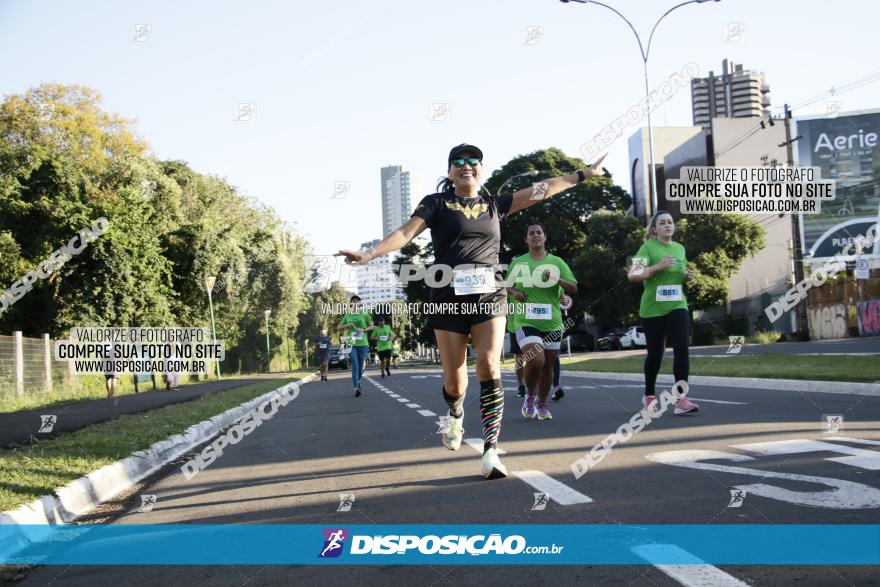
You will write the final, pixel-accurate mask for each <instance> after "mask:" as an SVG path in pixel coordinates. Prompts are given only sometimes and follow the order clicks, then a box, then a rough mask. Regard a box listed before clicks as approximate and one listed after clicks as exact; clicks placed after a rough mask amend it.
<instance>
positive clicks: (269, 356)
mask: <svg viewBox="0 0 880 587" xmlns="http://www.w3.org/2000/svg"><path fill="white" fill-rule="evenodd" d="M271 313H272V310H265V311H264V312H263V314H265V315H266V373H271V372H272V352H271V351H270V350H269V314H271Z"/></svg>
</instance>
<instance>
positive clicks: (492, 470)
mask: <svg viewBox="0 0 880 587" xmlns="http://www.w3.org/2000/svg"><path fill="white" fill-rule="evenodd" d="M480 474H481V475H483V478H484V479H501V478H503V477H507V468H506V467H505V466H504V465H502V464H501V459H499V458H498V449H495V448H490V449H489V450H487V451H486V452H484V453H483V461H482V468H481V470H480Z"/></svg>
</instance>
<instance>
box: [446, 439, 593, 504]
mask: <svg viewBox="0 0 880 587" xmlns="http://www.w3.org/2000/svg"><path fill="white" fill-rule="evenodd" d="M464 441H465V442H466V443H467V444H468V445H469V446H470V447H471V448H472V449H474V450H475V451H477V452H478V453H480V454H483V439H482V438H465V439H464ZM498 454H500V455H503V454H507V453H505V451H503V450H501V449H498ZM511 473H512V474H514V475H516V476H517V477H519V478H520V479H522V480H523V481H525V482H526V483H528V484H529V485H531V486H532V487H534V488H535V489H537V490H538V491H540V492H542V493H546V494H547V495H548V496H550V499H552V500H553V501H555V502H556V503H558V504H559V505H576V504H579V503H592V502H593V500H592V499H590V498H589V497H587V496H586V495H584V494H583V493H580V492H579V491H575V490H574V489H572V488H571V487H569V486H568V485H565V484H563V483H560V482H559V481H557V480H556V479H554V478H553V477H551V476H549V475H547V474H545V473H542V472H541V471H511Z"/></svg>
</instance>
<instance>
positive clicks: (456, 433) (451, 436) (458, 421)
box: [440, 414, 464, 450]
mask: <svg viewBox="0 0 880 587" xmlns="http://www.w3.org/2000/svg"><path fill="white" fill-rule="evenodd" d="M463 423H464V416H463V415H462V417H461V418H454V417H453V416H452V414H450V415H449V423H448V424H447V426H446V430H445V431H444V432H443V433H442V434H441V435H440V438H441V440H443V446H445V447H446V448H448V449H449V450H458V449H459V448H461V439H462V438H464V425H463Z"/></svg>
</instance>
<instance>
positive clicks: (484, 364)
mask: <svg viewBox="0 0 880 587" xmlns="http://www.w3.org/2000/svg"><path fill="white" fill-rule="evenodd" d="M603 160H604V157H603V158H602V159H600V160H599V161H597V162H596V163H594V164H593V165H591V166H590V167H589V168H587V169H585V170H578V171H577V172H575V173H572V174H570V175H565V176H562V177H556V178H553V179H548V180H546V181H543V182H540V183H538V184H535V186H533V187H531V188H526V189H524V190H520V191H518V192H516V193H513V194H502V195H501V196H492V195H480V194H479V188H480V179H481V178H482V176H483V163H482V161H483V152H482V151H481V150H480V149H478V148H477V147H475V146H473V145H467V144H461V145H458V146H456V147H453V148H452V150H451V151H450V152H449V157H448V158H447V167H446V168H447V177H446V178H444V179H443V180H442V181H441V182H440V184H438V186H437V187H438V189H439V190H440V191H439V192H438V193H436V194H432V195H430V196H425V197H424V198H422V201H421V202H419V205H418V206H417V207H416V209H415V211H414V212H413V213H412V217H411V218H410V219H409V221H407V222H406V223H405V224H404V225H403V226H401V227H400V228H398V229H397V230H395V231H393V232H392V233H391V234H389V235H388V236H386V237H385V238H384V239H382V241H381V242H380V243H379V244H377V245H376V246H375V247H373V248H371V249H367V250H365V251H351V250H341V251H339V253H337V254H338V255H343V256H344V257H345V262H346V263H366V262H368V261H370V260H372V259H375V258H377V257H381V256H382V255H386V254H388V253H390V252H391V251H396V250H397V249H399V248H400V247H402V246H403V245H405V244H407V243H408V242H410V241H411V240H412V239H414V238H415V237H417V236H418V235H419V234H421V233H422V232H423V231H424V230H425V229H426V228H428V229H430V230H431V241H432V242H433V245H434V257H435V260H434V263H435V265H434V267H435V268H437V266H438V265H439V266H443V267H441V269H443V271H427V272H426V274H431V275H434V276H441V275H443V276H446V277H449V278H451V280H449V281H451V283H450V282H449V281H447V282H446V283H443V282H442V281H440V280H442V277H441V278H440V279H438V281H436V282H435V281H432V282H429V285H430V283H439V285H437V286H436V287H433V286H432V287H431V299H430V301H431V302H432V304H443V303H450V304H454V303H457V304H467V306H460V307H470V308H474V307H477V308H479V309H480V311H478V312H467V313H466V312H459V311H452V312H445V313H435V314H429V316H428V322H429V324H430V326H431V328H433V329H434V335H435V337H436V339H437V346H438V347H439V349H440V356H441V363H442V366H443V399H444V400H445V401H446V404H447V405H448V406H449V415H450V416H451V417H450V418H449V425H448V428H447V430H446V431H445V432H444V433H443V435H442V440H443V444H444V446H446V448H448V449H449V450H458V448H459V447H460V446H461V441H462V437H463V435H464V427H463V425H462V421H463V418H464V409H463V405H464V396H465V390H466V389H467V382H468V381H467V380H468V377H467V362H466V360H467V342H468V336H470V337H471V340H472V341H473V346H474V350H475V351H476V355H477V364H476V372H477V379H478V380H479V382H480V414H481V416H482V424H483V458H482V468H481V473H482V475H483V477H485V478H487V479H497V478H499V477H506V476H507V469H505V467H504V465H502V464H501V460H500V459H499V458H498V450H497V446H498V434H499V431H500V430H501V413H502V411H503V407H504V392H503V390H502V388H501V365H500V360H499V357H500V356H501V347H502V344H503V340H504V327H505V320H504V317H505V313H506V290H505V288H504V287H503V283H502V281H503V280H502V276H501V272H500V271H499V270H498V269H499V268H498V267H497V265H498V252H499V250H500V247H501V228H500V225H499V222H500V221H501V220H502V219H504V218H505V217H506V216H507V215H508V214H512V213H514V212H518V211H520V210H523V209H525V208H528V207H529V206H532V205H534V204H537V203H538V202H541V201H544V200H546V199H548V198H550V197H552V196H554V195H555V194H558V193H559V192H561V191H563V190H566V189H568V188H570V187H574V186H575V185H577V184H578V183H580V182H582V181H584V180H585V179H586V178H588V177H593V176H598V175H601V167H600V165H601V164H602V161H603ZM461 266H466V267H461ZM473 304H476V305H473Z"/></svg>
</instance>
